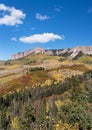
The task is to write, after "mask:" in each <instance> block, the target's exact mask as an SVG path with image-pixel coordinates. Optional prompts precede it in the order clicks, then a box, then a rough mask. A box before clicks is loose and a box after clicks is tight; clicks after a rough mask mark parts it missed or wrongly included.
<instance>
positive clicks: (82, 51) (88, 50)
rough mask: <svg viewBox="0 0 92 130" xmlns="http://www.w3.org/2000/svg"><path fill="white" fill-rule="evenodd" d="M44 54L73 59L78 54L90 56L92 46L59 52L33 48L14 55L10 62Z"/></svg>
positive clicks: (60, 50)
mask: <svg viewBox="0 0 92 130" xmlns="http://www.w3.org/2000/svg"><path fill="white" fill-rule="evenodd" d="M38 53H41V54H46V55H52V56H54V55H55V56H56V55H59V56H60V55H62V56H68V57H70V58H72V59H73V58H75V57H77V56H79V55H80V54H86V55H92V46H77V47H74V48H66V49H59V50H44V49H43V48H39V47H38V48H35V49H33V50H29V51H25V52H19V53H17V54H14V55H12V56H11V59H12V60H15V59H20V58H23V57H26V56H28V55H30V54H38Z"/></svg>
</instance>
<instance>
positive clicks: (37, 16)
mask: <svg viewBox="0 0 92 130" xmlns="http://www.w3.org/2000/svg"><path fill="white" fill-rule="evenodd" d="M35 17H36V19H38V20H39V21H44V20H47V19H49V16H47V15H43V16H42V15H41V14H39V13H37V14H36V15H35Z"/></svg>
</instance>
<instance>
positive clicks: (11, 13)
mask: <svg viewBox="0 0 92 130" xmlns="http://www.w3.org/2000/svg"><path fill="white" fill-rule="evenodd" d="M0 11H2V12H3V17H1V18H0V25H7V26H14V25H18V24H22V23H23V22H22V19H24V18H25V16H26V14H25V13H23V12H22V11H21V10H18V9H15V8H14V7H9V6H6V5H4V4H0Z"/></svg>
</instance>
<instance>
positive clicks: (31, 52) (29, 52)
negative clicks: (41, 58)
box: [11, 48, 45, 60]
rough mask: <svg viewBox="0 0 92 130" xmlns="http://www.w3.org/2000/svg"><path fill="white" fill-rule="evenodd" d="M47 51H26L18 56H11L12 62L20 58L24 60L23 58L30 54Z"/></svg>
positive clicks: (41, 49) (37, 49) (39, 49)
mask: <svg viewBox="0 0 92 130" xmlns="http://www.w3.org/2000/svg"><path fill="white" fill-rule="evenodd" d="M44 52H45V50H44V49H43V48H35V49H33V50H29V51H25V52H19V53H17V54H14V55H12V56H11V60H15V59H20V58H23V57H26V56H28V55H30V54H33V53H34V54H37V53H42V54H43V53H44Z"/></svg>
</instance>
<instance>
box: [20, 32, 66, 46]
mask: <svg viewBox="0 0 92 130" xmlns="http://www.w3.org/2000/svg"><path fill="white" fill-rule="evenodd" d="M55 40H64V35H61V36H60V35H57V34H53V33H43V34H34V35H32V36H29V37H26V36H24V37H20V38H19V41H21V42H23V43H30V44H33V43H47V42H50V41H55Z"/></svg>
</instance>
